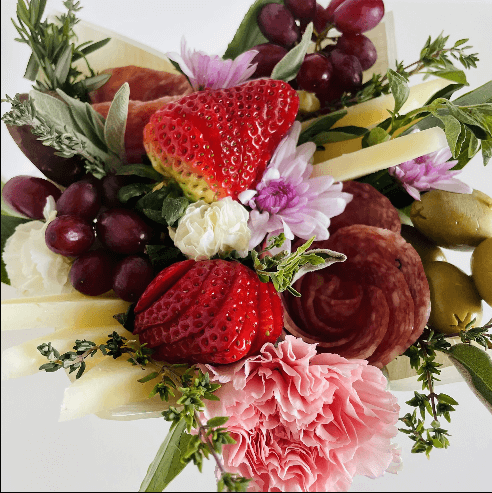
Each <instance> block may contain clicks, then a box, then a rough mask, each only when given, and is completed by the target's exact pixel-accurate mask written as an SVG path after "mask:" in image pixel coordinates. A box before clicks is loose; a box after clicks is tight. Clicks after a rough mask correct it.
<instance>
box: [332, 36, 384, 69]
mask: <svg viewBox="0 0 492 493" xmlns="http://www.w3.org/2000/svg"><path fill="white" fill-rule="evenodd" d="M336 47H337V48H338V49H339V50H340V51H342V52H343V53H345V54H346V55H353V56H355V57H356V58H357V59H358V60H359V62H360V65H361V67H362V70H367V69H368V68H371V67H372V66H373V65H374V64H375V63H376V60H377V59H378V53H377V50H376V47H375V46H374V43H373V42H372V41H371V40H370V39H369V38H368V37H367V36H364V35H363V34H342V36H340V37H339V38H338V41H337V44H336Z"/></svg>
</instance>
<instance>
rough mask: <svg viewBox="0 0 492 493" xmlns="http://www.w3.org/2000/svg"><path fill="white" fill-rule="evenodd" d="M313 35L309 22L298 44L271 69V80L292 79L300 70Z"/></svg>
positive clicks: (311, 25) (286, 80)
mask: <svg viewBox="0 0 492 493" xmlns="http://www.w3.org/2000/svg"><path fill="white" fill-rule="evenodd" d="M312 35H313V23H312V22H310V23H309V24H308V26H307V27H306V30H305V31H304V34H303V35H302V38H301V41H300V43H299V44H298V45H297V46H295V47H294V48H292V49H291V50H290V51H289V52H288V53H287V54H286V55H285V56H284V57H283V58H282V60H280V61H279V62H278V63H277V65H275V67H273V71H272V75H271V76H270V77H271V78H272V79H277V80H283V81H285V82H289V81H290V80H292V79H294V78H295V77H296V75H297V72H299V69H300V68H301V64H302V62H303V61H304V57H305V56H306V53H307V50H308V48H309V45H310V43H311V37H312Z"/></svg>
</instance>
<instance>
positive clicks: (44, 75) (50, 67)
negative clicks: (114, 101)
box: [12, 0, 110, 101]
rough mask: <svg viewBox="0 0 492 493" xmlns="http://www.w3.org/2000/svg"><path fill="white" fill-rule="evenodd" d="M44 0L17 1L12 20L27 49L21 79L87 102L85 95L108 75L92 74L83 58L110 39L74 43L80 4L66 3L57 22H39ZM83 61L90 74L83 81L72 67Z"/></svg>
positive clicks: (80, 73) (39, 87)
mask: <svg viewBox="0 0 492 493" xmlns="http://www.w3.org/2000/svg"><path fill="white" fill-rule="evenodd" d="M46 2H47V0H30V1H29V0H18V2H17V11H16V14H17V22H15V20H14V19H12V23H13V24H14V27H15V29H16V30H17V33H18V34H19V38H16V41H19V42H20V43H25V44H27V45H28V46H29V47H30V48H31V51H32V53H31V57H30V58H29V62H28V64H27V68H26V72H25V74H24V77H26V78H27V79H29V80H32V81H34V80H35V81H36V84H35V86H34V88H35V89H37V90H39V91H42V92H48V91H55V90H56V89H62V90H63V91H64V92H65V93H66V94H68V95H69V96H71V97H74V98H77V99H81V100H82V101H88V93H89V92H90V91H93V90H95V89H97V88H98V87H100V86H101V85H102V84H104V82H106V81H107V79H108V75H107V74H102V75H96V73H95V72H94V70H93V69H92V68H91V66H90V65H89V62H88V60H87V58H86V57H87V55H89V54H90V53H92V52H94V51H96V50H98V49H99V48H102V47H103V46H104V45H106V44H107V43H108V42H109V40H110V38H106V39H104V40H101V41H98V42H95V43H93V42H92V41H87V42H84V43H81V44H78V45H77V44H76V43H75V41H76V39H77V36H76V34H75V32H74V27H75V25H76V24H77V23H78V22H80V20H79V19H77V17H76V13H77V12H78V11H80V10H81V8H82V7H81V6H80V2H77V1H75V2H74V0H66V1H64V2H63V5H64V6H65V7H66V9H67V12H66V13H63V14H62V15H60V16H59V17H56V20H57V23H52V22H48V21H47V20H44V21H42V17H43V14H44V10H45V7H46ZM80 58H83V59H84V61H85V63H86V65H87V68H88V70H89V73H90V77H87V78H85V77H84V76H83V73H82V72H81V71H80V70H78V69H77V68H76V67H75V66H74V64H73V63H74V62H76V61H77V60H79V59H80Z"/></svg>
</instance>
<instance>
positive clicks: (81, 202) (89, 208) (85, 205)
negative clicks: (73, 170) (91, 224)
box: [56, 180, 101, 221]
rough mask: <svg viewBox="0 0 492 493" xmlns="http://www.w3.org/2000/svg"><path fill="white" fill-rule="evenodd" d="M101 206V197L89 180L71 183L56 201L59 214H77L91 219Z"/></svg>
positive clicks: (88, 219)
mask: <svg viewBox="0 0 492 493" xmlns="http://www.w3.org/2000/svg"><path fill="white" fill-rule="evenodd" d="M100 208H101V197H100V194H99V191H98V189H97V187H96V186H95V185H94V184H92V183H90V182H89V181H85V180H84V181H77V182H75V183H72V184H71V185H70V186H69V187H68V188H67V189H66V190H65V191H64V192H63V193H62V194H61V197H60V198H59V199H58V201H57V202H56V210H57V212H58V215H59V216H65V215H72V216H79V217H81V218H83V219H85V220H87V221H91V220H92V219H94V218H95V217H96V216H97V213H98V212H99V209H100Z"/></svg>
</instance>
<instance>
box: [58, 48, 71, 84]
mask: <svg viewBox="0 0 492 493" xmlns="http://www.w3.org/2000/svg"><path fill="white" fill-rule="evenodd" d="M72 48H73V45H68V46H67V47H66V48H65V50H64V51H63V53H62V54H61V56H60V58H59V60H58V62H57V64H56V68H55V77H56V79H57V81H58V83H59V84H60V85H63V84H65V82H66V81H67V77H68V74H69V72H70V64H71V62H72Z"/></svg>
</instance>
